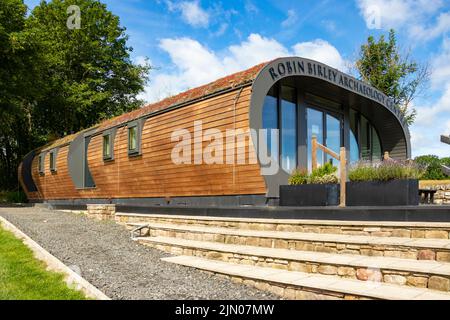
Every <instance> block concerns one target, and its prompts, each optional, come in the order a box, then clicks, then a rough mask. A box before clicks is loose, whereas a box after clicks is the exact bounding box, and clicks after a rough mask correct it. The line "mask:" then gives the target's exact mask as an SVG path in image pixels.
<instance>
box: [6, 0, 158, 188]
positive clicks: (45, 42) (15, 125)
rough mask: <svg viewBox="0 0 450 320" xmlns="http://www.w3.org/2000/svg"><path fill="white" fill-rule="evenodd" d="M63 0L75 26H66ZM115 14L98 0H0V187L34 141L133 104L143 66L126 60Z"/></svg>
mask: <svg viewBox="0 0 450 320" xmlns="http://www.w3.org/2000/svg"><path fill="white" fill-rule="evenodd" d="M70 5H77V6H78V7H79V8H80V14H81V25H80V28H79V29H76V28H75V29H73V28H68V26H67V21H68V19H69V18H70V16H71V14H72V12H69V13H68V12H67V9H68V7H69V6H70ZM127 40H128V37H127V35H126V33H125V28H124V27H122V26H121V25H120V21H119V18H118V17H117V16H115V15H114V14H112V13H111V12H110V11H109V10H108V9H107V7H106V5H104V4H102V3H101V2H99V1H95V0H53V1H48V2H47V1H41V3H40V4H39V5H38V6H36V7H35V8H34V9H33V11H32V12H31V13H30V14H29V16H28V17H27V7H26V6H25V5H24V2H23V0H0V190H1V189H14V188H17V167H18V164H19V163H20V161H21V159H22V158H23V156H24V155H25V154H26V153H27V152H29V151H30V150H32V149H34V148H35V147H36V146H38V145H42V144H44V143H46V142H47V141H50V140H53V139H55V138H58V137H61V136H63V135H66V134H69V133H72V132H76V131H79V130H81V129H84V128H88V127H90V126H92V125H94V124H96V123H98V122H99V121H101V120H103V119H106V118H109V117H113V116H116V115H119V114H122V113H124V112H128V111H130V110H133V109H136V108H138V107H139V106H140V105H141V104H142V101H139V99H138V98H137V96H138V94H139V93H140V92H141V91H142V90H143V88H144V85H145V83H146V81H147V80H148V73H149V70H150V66H149V65H136V64H133V62H132V61H131V58H130V53H131V52H132V48H131V47H130V46H128V45H127Z"/></svg>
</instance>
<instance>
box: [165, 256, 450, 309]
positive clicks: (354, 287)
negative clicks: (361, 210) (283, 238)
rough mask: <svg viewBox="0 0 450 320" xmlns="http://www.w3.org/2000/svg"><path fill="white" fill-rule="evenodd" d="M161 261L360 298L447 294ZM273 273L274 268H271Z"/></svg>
mask: <svg viewBox="0 0 450 320" xmlns="http://www.w3.org/2000/svg"><path fill="white" fill-rule="evenodd" d="M162 260H164V261H166V262H170V263H174V264H180V265H184V266H189V267H193V268H199V269H202V270H206V271H211V272H215V273H219V274H225V275H233V276H235V277H241V278H243V279H252V280H255V281H258V280H260V281H261V280H263V281H268V282H271V283H278V284H282V285H285V286H292V287H306V288H311V289H320V290H324V291H331V292H339V293H345V294H352V295H356V296H363V297H369V298H376V299H398V300H419V299H445V300H450V294H448V293H439V292H432V291H430V290H428V289H421V288H408V287H400V286H396V285H391V284H386V283H375V284H372V285H367V284H366V283H364V284H361V282H360V281H358V280H351V279H342V278H336V277H333V276H326V275H319V274H309V273H304V272H298V271H284V270H277V272H274V273H273V274H271V273H269V272H270V271H269V270H270V269H272V268H266V267H256V266H252V267H251V268H242V266H241V265H237V264H232V263H227V262H217V261H211V260H207V259H203V258H198V257H192V256H177V257H171V258H163V259H162ZM272 270H275V269H272Z"/></svg>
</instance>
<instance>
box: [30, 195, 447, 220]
mask: <svg viewBox="0 0 450 320" xmlns="http://www.w3.org/2000/svg"><path fill="white" fill-rule="evenodd" d="M127 200H129V199H127ZM135 200H136V201H137V199H135ZM83 202H84V203H79V202H78V203H75V202H72V201H65V202H64V201H58V202H47V203H44V204H38V206H46V207H49V208H51V209H55V210H86V204H87V203H108V202H106V200H104V201H103V202H102V201H99V199H97V201H89V200H85V201H83ZM117 202H119V201H117ZM116 211H117V212H123V213H140V214H166V215H187V216H204V217H228V218H267V219H311V220H342V221H405V222H407V221H409V222H413V221H417V222H450V206H446V205H418V206H377V207H369V206H361V207H345V208H341V207H332V206H327V207H281V206H271V205H268V206H249V205H239V206H195V205H193V206H190V205H189V206H181V205H142V203H141V205H135V204H133V203H130V202H128V203H116Z"/></svg>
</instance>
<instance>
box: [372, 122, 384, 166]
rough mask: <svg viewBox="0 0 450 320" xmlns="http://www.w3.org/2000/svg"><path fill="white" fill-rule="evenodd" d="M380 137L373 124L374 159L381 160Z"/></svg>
mask: <svg viewBox="0 0 450 320" xmlns="http://www.w3.org/2000/svg"><path fill="white" fill-rule="evenodd" d="M381 153H382V151H381V143H380V138H379V137H378V134H377V131H376V130H375V128H374V127H373V126H372V160H373V161H380V160H381V157H382V154H381Z"/></svg>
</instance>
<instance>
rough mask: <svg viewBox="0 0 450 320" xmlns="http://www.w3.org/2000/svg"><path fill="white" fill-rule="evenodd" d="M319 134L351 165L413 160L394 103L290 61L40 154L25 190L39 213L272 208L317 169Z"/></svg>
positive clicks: (28, 169) (311, 64)
mask: <svg viewBox="0 0 450 320" xmlns="http://www.w3.org/2000/svg"><path fill="white" fill-rule="evenodd" d="M261 129H265V130H261ZM277 129H278V130H277ZM249 131H250V133H251V134H248V135H246V133H248V132H249ZM230 132H231V133H230ZM242 132H244V134H243V138H242V139H240V140H239V139H238V133H242ZM313 135H315V136H316V137H317V139H318V141H319V142H320V143H322V144H324V145H326V146H327V147H329V148H330V149H332V150H337V151H338V150H339V148H340V147H341V146H344V147H345V148H346V150H347V158H348V159H350V160H352V161H355V160H358V159H367V160H376V159H380V158H381V156H382V154H383V153H384V152H385V151H388V152H389V153H390V156H391V157H393V158H398V159H406V158H409V157H410V152H411V148H410V137H409V132H408V127H407V125H406V123H405V121H404V119H403V117H402V115H401V113H400V112H399V111H398V110H397V108H396V107H395V106H394V104H393V103H392V101H391V100H390V99H389V98H387V97H386V96H385V95H384V94H382V93H381V92H380V91H378V90H376V89H374V88H372V87H371V86H369V85H367V84H365V83H363V82H361V81H359V80H356V79H354V78H353V77H351V76H349V75H346V74H344V73H342V72H340V71H338V70H336V69H333V68H331V67H329V66H327V65H324V64H322V63H319V62H316V61H312V60H308V59H304V58H299V57H285V58H279V59H276V60H273V61H271V62H268V63H263V64H260V65H257V66H254V67H252V68H250V69H248V70H245V71H242V72H238V73H235V74H233V75H230V76H227V77H224V78H222V79H219V80H217V81H214V82H212V83H210V84H207V85H204V86H201V87H198V88H195V89H191V90H188V91H186V92H184V93H181V94H178V95H176V96H173V97H170V98H167V99H164V100H162V101H160V102H158V103H154V104H150V105H148V106H145V107H143V108H141V109H138V110H135V111H133V112H130V113H127V114H123V115H121V116H118V117H116V118H113V119H110V120H107V121H104V122H102V123H100V124H99V125H97V126H95V127H92V128H90V129H87V130H84V131H81V132H79V133H76V134H73V135H70V136H67V137H64V138H62V139H59V140H57V141H54V142H53V143H51V144H49V145H46V146H44V147H41V148H38V149H36V150H34V151H32V152H30V153H29V154H28V155H27V156H26V157H25V158H24V159H23V161H22V163H21V165H20V167H19V180H20V182H21V184H22V187H23V189H24V190H25V192H26V194H27V196H28V198H29V199H30V201H34V202H41V201H44V202H49V203H54V204H85V203H109V202H112V203H117V204H126V205H141V206H142V205H166V204H170V205H264V204H266V203H268V201H267V200H268V199H276V198H277V197H278V187H279V185H280V184H286V183H287V179H288V176H289V173H290V172H291V171H292V170H293V169H294V168H295V167H305V168H308V169H310V167H311V146H310V142H309V141H310V140H311V137H312V136H313ZM238 140H239V141H238ZM214 141H215V142H217V141H219V142H221V143H222V144H221V145H220V144H219V145H220V146H221V147H220V148H221V150H219V149H218V148H217V146H218V145H215V144H214V143H213V142H214ZM212 145H213V147H211V146H212ZM267 150H270V151H267ZM181 151H182V152H181ZM205 152H206V153H208V154H209V155H210V157H209V158H208V157H206V156H205ZM174 155H175V156H177V155H180V156H181V160H180V159H179V158H177V159H175V160H174ZM221 159H222V160H221ZM325 161H330V159H328V158H327V156H326V155H324V154H319V162H320V163H323V162H325ZM273 168H275V169H273Z"/></svg>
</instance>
